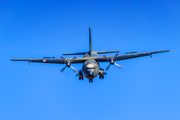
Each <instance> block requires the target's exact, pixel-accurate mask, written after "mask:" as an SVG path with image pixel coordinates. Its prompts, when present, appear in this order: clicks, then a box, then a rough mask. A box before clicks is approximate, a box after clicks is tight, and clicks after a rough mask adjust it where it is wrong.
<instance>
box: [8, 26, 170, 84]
mask: <svg viewBox="0 0 180 120" xmlns="http://www.w3.org/2000/svg"><path fill="white" fill-rule="evenodd" d="M162 52H169V50H163V51H153V52H143V53H137V52H128V53H126V54H125V55H119V51H93V49H92V42H91V27H89V51H88V52H81V53H67V54H63V55H84V56H83V58H77V57H76V56H75V57H73V58H64V57H63V56H61V57H60V58H57V59H56V58H55V57H44V58H42V59H39V58H38V59H11V61H29V63H28V64H30V63H31V62H38V63H56V64H65V67H63V68H62V69H61V70H60V72H63V71H64V70H65V69H66V67H68V68H71V69H72V70H73V71H74V72H77V71H76V69H75V68H74V67H72V66H71V64H74V63H83V65H82V69H81V70H79V71H78V74H77V75H76V76H79V80H83V79H84V77H85V78H87V79H89V83H92V82H93V79H94V78H95V77H97V76H98V75H99V79H104V75H106V72H105V71H104V69H102V68H100V67H99V63H100V62H109V65H108V66H107V68H106V69H105V70H106V71H108V69H109V68H110V66H111V65H115V66H117V67H118V68H121V66H120V65H119V64H117V63H116V62H115V61H120V60H126V59H131V58H137V57H143V56H151V57H152V54H156V53H162ZM104 53H116V54H115V56H105V55H103V56H102V57H100V56H99V55H98V54H104Z"/></svg>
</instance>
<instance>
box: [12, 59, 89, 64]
mask: <svg viewBox="0 0 180 120" xmlns="http://www.w3.org/2000/svg"><path fill="white" fill-rule="evenodd" d="M72 59H73V58H67V59H39V58H37V59H11V61H29V62H37V63H56V64H65V63H66V61H71V60H72ZM87 59H88V58H76V59H74V60H73V61H72V63H83V62H85V61H86V60H87Z"/></svg>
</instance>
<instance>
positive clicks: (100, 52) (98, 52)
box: [63, 27, 119, 56]
mask: <svg viewBox="0 0 180 120" xmlns="http://www.w3.org/2000/svg"><path fill="white" fill-rule="evenodd" d="M115 52H119V51H93V49H92V40H91V27H89V52H80V53H65V54H63V55H85V54H89V56H92V54H93V53H95V54H104V53H115Z"/></svg>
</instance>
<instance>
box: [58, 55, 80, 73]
mask: <svg viewBox="0 0 180 120" xmlns="http://www.w3.org/2000/svg"><path fill="white" fill-rule="evenodd" d="M61 59H63V60H64V62H65V63H66V66H65V67H63V68H62V69H61V70H60V72H61V73H62V72H63V71H64V70H65V69H66V67H70V68H71V69H72V70H73V71H74V72H77V70H76V69H75V68H74V67H72V66H71V63H72V62H73V61H74V59H76V56H75V57H74V58H73V59H72V60H71V61H65V59H64V57H63V56H61Z"/></svg>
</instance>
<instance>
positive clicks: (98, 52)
mask: <svg viewBox="0 0 180 120" xmlns="http://www.w3.org/2000/svg"><path fill="white" fill-rule="evenodd" d="M117 52H120V51H97V52H96V53H97V54H103V53H117Z"/></svg>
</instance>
